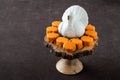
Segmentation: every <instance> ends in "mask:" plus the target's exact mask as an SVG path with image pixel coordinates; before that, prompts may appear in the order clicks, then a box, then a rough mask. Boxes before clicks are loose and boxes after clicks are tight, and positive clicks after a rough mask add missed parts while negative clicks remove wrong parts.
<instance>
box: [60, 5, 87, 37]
mask: <svg viewBox="0 0 120 80" xmlns="http://www.w3.org/2000/svg"><path fill="white" fill-rule="evenodd" d="M87 25H88V14H87V12H86V11H85V9H83V8H82V7H80V6H78V5H73V6H71V7H69V8H68V9H67V10H65V12H64V14H63V16H62V22H61V23H60V25H59V27H58V31H59V33H60V34H61V35H62V36H65V37H68V38H72V37H81V36H82V35H83V34H84V33H85V28H86V26H87Z"/></svg>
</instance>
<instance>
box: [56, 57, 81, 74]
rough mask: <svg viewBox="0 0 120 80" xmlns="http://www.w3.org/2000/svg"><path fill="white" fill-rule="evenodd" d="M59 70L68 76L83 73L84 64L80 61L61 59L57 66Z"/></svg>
mask: <svg viewBox="0 0 120 80" xmlns="http://www.w3.org/2000/svg"><path fill="white" fill-rule="evenodd" d="M56 68H57V70H58V71H59V72H60V73H62V74H66V75H73V74H77V73H79V72H81V71H82V69H83V64H82V62H81V61H80V60H79V59H72V60H68V59H63V58H62V59H60V60H59V61H58V62H57V64H56Z"/></svg>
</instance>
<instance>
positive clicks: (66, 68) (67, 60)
mask: <svg viewBox="0 0 120 80" xmlns="http://www.w3.org/2000/svg"><path fill="white" fill-rule="evenodd" d="M44 44H45V46H46V47H48V48H50V52H51V53H53V54H55V56H57V57H61V58H62V59H60V60H59V61H58V62H57V63H56V68H57V70H58V71H59V72H60V73H63V74H66V75H73V74H77V73H79V72H81V71H82V69H83V64H82V62H81V61H80V60H79V58H80V57H84V56H88V55H92V54H94V51H95V48H96V47H97V46H98V42H97V41H95V42H94V46H91V47H84V48H82V49H80V50H77V51H75V52H74V53H68V52H66V51H65V50H64V49H63V48H60V47H58V46H56V45H55V44H53V43H49V42H48V41H47V39H46V37H45V38H44Z"/></svg>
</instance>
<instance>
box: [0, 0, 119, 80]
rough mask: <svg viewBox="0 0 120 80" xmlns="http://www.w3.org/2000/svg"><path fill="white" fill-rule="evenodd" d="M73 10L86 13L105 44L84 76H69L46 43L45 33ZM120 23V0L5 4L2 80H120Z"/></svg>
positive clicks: (13, 0) (0, 14) (1, 7)
mask: <svg viewBox="0 0 120 80" xmlns="http://www.w3.org/2000/svg"><path fill="white" fill-rule="evenodd" d="M74 4H77V5H80V6H82V7H84V8H85V9H86V10H87V12H88V14H89V21H90V23H91V24H94V25H95V26H96V29H97V31H98V33H99V37H100V41H99V47H98V48H97V50H96V53H95V55H92V56H88V57H84V58H81V60H82V62H83V63H84V70H83V71H82V72H81V73H79V74H77V75H74V76H65V75H62V74H60V73H59V72H58V71H57V70H56V68H55V64H56V62H57V61H58V60H59V59H60V58H57V57H55V56H54V55H52V54H50V53H49V49H47V48H45V46H44V44H43V38H44V36H45V28H46V27H47V26H49V25H51V22H52V21H53V20H61V17H62V14H63V12H64V10H65V9H66V8H68V7H69V6H71V5H74ZM119 21H120V1H119V0H0V80H115V79H116V80H119V79H120V37H119V35H120V22H119Z"/></svg>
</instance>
